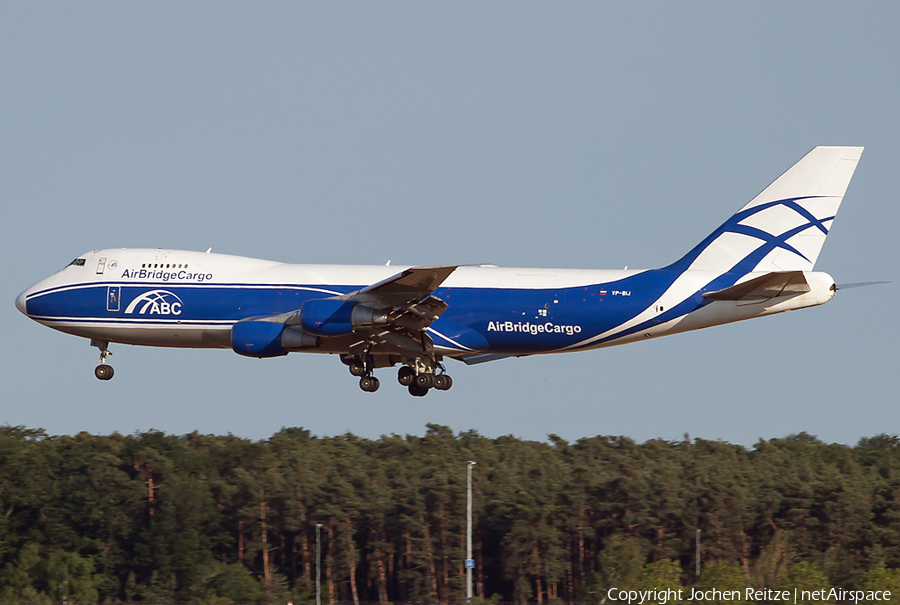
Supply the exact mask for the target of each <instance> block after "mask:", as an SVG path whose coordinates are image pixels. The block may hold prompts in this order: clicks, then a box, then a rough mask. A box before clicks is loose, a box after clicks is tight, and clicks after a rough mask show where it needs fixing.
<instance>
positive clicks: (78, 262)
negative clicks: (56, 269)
mask: <svg viewBox="0 0 900 605" xmlns="http://www.w3.org/2000/svg"><path fill="white" fill-rule="evenodd" d="M72 265H75V266H76V267H83V266H84V259H83V258H76V259H75V260H73V261H72V262H71V263H69V264H68V265H66V266H67V267H71V266H72Z"/></svg>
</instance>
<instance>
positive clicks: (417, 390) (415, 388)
mask: <svg viewBox="0 0 900 605" xmlns="http://www.w3.org/2000/svg"><path fill="white" fill-rule="evenodd" d="M409 394H410V395H412V396H413V397H424V396H425V395H427V394H428V389H426V388H423V387H420V386H419V385H417V384H416V383H412V384H411V385H409Z"/></svg>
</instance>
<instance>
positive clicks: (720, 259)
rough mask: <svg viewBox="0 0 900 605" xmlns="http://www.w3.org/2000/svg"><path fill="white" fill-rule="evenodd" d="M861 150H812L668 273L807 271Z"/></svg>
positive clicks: (829, 225) (831, 148)
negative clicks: (679, 271)
mask: <svg viewBox="0 0 900 605" xmlns="http://www.w3.org/2000/svg"><path fill="white" fill-rule="evenodd" d="M862 151H863V148H862V147H816V148H815V149H813V150H812V151H810V152H809V153H807V154H806V155H805V156H803V158H802V159H801V160H800V161H799V162H797V163H796V164H794V165H793V166H791V167H790V168H789V169H788V171H787V172H785V173H784V174H782V175H781V176H780V177H778V178H777V179H776V180H775V182H773V183H772V184H771V185H769V186H768V187H766V188H765V189H764V190H763V192H762V193H760V194H759V195H757V196H756V197H755V198H753V200H751V201H750V203H749V204H747V205H746V206H744V207H743V208H741V209H740V210H739V211H738V212H737V214H735V215H733V216H732V217H731V218H730V219H728V220H727V221H725V224H723V225H722V226H721V227H719V228H718V229H716V230H715V231H714V232H712V233H711V234H710V235H709V237H707V238H706V239H705V240H703V241H702V242H700V244H698V245H697V246H696V247H695V248H694V249H693V250H691V251H690V252H688V253H687V254H686V255H685V256H684V257H682V258H681V259H680V260H678V261H676V262H675V263H673V264H672V265H670V266H669V267H667V269H678V270H681V271H684V270H687V269H694V270H698V271H714V272H719V273H740V274H745V273H750V272H752V271H811V270H812V268H813V266H814V265H815V264H816V259H817V258H818V257H819V251H820V250H821V249H822V244H824V243H825V236H827V235H828V230H829V229H830V228H831V223H832V221H833V220H834V217H835V215H836V214H837V211H838V207H840V205H841V200H843V199H844V192H845V191H847V185H849V184H850V178H851V177H852V176H853V171H854V170H856V164H857V162H858V161H859V158H860V156H861V155H862Z"/></svg>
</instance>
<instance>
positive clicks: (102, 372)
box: [94, 365, 115, 380]
mask: <svg viewBox="0 0 900 605" xmlns="http://www.w3.org/2000/svg"><path fill="white" fill-rule="evenodd" d="M113 374H115V370H113V367H112V366H107V365H101V366H97V367H96V368H94V376H96V377H97V378H98V379H100V380H109V379H110V378H112V377H113Z"/></svg>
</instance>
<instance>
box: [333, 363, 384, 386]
mask: <svg viewBox="0 0 900 605" xmlns="http://www.w3.org/2000/svg"><path fill="white" fill-rule="evenodd" d="M342 361H343V362H344V363H345V364H347V369H349V370H350V373H351V374H353V375H354V376H358V377H359V388H361V389H362V390H363V391H365V392H366V393H374V392H375V391H377V390H378V387H380V386H381V381H379V380H378V379H377V378H375V377H374V376H372V370H373V367H372V365H373V364H372V358H371V357H369V356H368V355H365V356H363V357H351V358H349V359H342Z"/></svg>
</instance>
